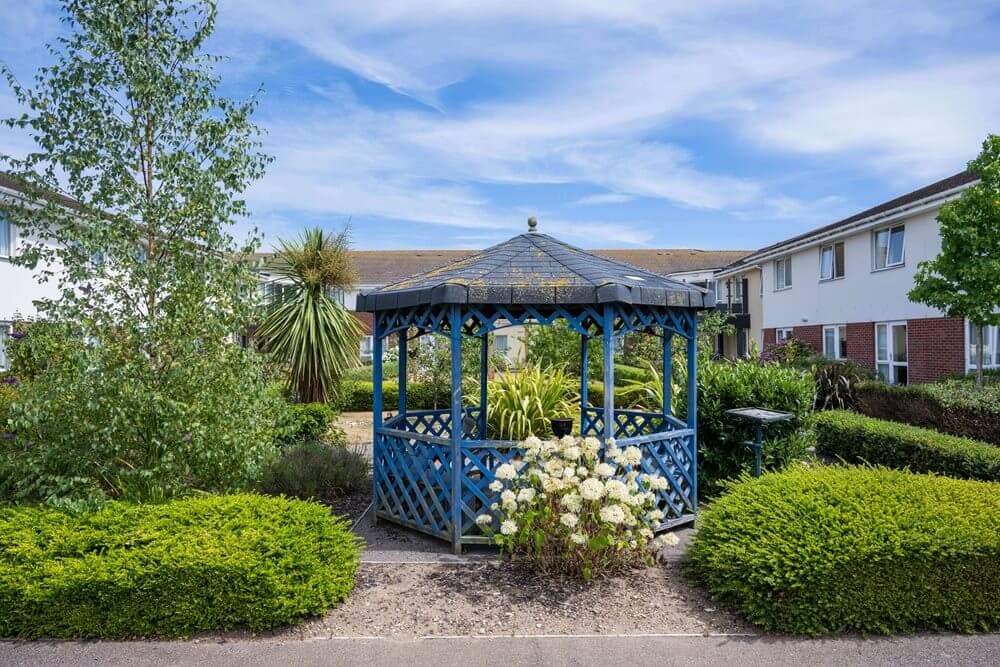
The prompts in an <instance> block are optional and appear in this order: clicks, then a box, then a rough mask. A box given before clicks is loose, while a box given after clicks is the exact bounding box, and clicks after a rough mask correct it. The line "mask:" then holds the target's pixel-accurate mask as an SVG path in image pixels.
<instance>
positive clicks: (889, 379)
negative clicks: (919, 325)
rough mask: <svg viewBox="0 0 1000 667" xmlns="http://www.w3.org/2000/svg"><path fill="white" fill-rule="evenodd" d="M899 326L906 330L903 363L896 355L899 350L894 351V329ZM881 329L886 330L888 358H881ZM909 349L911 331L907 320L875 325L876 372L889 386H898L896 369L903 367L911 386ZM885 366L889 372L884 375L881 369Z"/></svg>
mask: <svg viewBox="0 0 1000 667" xmlns="http://www.w3.org/2000/svg"><path fill="white" fill-rule="evenodd" d="M898 326H902V327H903V328H904V329H906V350H905V351H904V352H903V360H902V361H898V360H897V359H896V357H897V356H898V355H897V354H896V352H897V350H895V349H894V344H893V340H894V339H895V337H894V336H893V329H894V327H898ZM879 327H885V328H886V333H885V335H886V356H885V357H880V356H879V345H878V333H879ZM909 348H910V331H909V327H907V326H906V321H905V320H902V321H895V322H876V323H875V372H876V373H878V374H879V375H881V376H882V379H883V380H885V382H886V383H887V384H898V383H897V382H896V373H895V372H894V368H897V367H902V368H905V369H906V380H907V381H906V383H907V384H909V378H910V368H909V359H910V352H909ZM883 366H884V367H885V368H886V370H887V371H888V373H887V374H883V373H882V369H881V368H880V367H883Z"/></svg>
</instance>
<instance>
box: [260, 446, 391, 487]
mask: <svg viewBox="0 0 1000 667" xmlns="http://www.w3.org/2000/svg"><path fill="white" fill-rule="evenodd" d="M370 467H371V466H370V464H369V463H368V459H367V457H365V455H364V454H363V453H362V452H361V451H359V450H356V449H349V448H347V447H341V446H331V445H327V444H323V443H321V442H312V441H306V442H301V443H298V444H296V445H293V446H291V447H289V448H288V449H286V450H285V451H283V452H282V453H281V455H280V456H279V457H278V458H277V459H276V460H275V461H274V462H273V463H271V465H269V466H268V467H267V468H265V470H264V476H263V479H262V481H261V484H260V490H261V491H262V492H264V493H270V494H275V495H286V496H294V497H296V498H302V499H306V500H308V499H311V498H315V499H317V500H333V499H335V498H339V497H342V496H346V495H350V494H352V493H357V492H358V491H361V490H362V489H365V488H368V486H369V485H370V483H371V482H370V479H369V471H370Z"/></svg>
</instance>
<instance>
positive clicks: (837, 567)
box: [688, 466, 1000, 635]
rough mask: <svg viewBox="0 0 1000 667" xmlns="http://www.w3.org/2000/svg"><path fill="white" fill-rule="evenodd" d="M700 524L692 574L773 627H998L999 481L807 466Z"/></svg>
mask: <svg viewBox="0 0 1000 667" xmlns="http://www.w3.org/2000/svg"><path fill="white" fill-rule="evenodd" d="M698 526H699V527H698V533H697V535H696V536H695V539H694V541H693V542H692V544H691V548H690V550H689V554H688V555H689V556H690V567H691V571H692V573H693V574H694V575H695V577H696V578H697V579H698V580H699V581H700V582H701V583H702V584H704V585H705V586H706V587H707V588H708V590H709V591H710V592H711V593H712V594H713V595H714V596H716V597H717V598H718V599H720V600H721V601H723V602H725V603H726V604H728V605H729V606H731V607H733V608H734V609H736V610H738V611H740V612H742V613H743V614H744V615H745V616H746V617H747V618H748V619H749V620H750V621H752V622H753V623H755V624H757V625H760V626H762V627H764V628H766V629H768V630H773V631H778V632H793V633H801V634H808V635H818V634H829V633H839V632H861V633H880V634H890V633H895V632H913V631H917V630H953V631H955V630H957V631H960V632H970V631H973V630H983V629H988V628H996V627H998V626H1000V484H996V483H989V482H978V481H969V480H959V479H951V478H947V477H937V476H934V475H918V474H914V473H910V472H903V471H899V470H888V469H885V468H863V467H841V466H823V467H819V468H806V467H799V468H794V469H791V470H787V471H785V472H781V473H773V474H768V475H764V476H763V477H761V478H760V479H749V478H744V479H743V480H742V481H740V482H738V483H736V484H734V485H731V486H730V487H729V489H728V492H727V493H725V494H724V495H722V496H721V497H720V498H718V499H716V500H715V501H714V502H713V503H712V505H711V506H710V507H709V508H707V509H705V510H703V511H702V513H701V516H700V517H699V522H698Z"/></svg>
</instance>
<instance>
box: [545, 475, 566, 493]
mask: <svg viewBox="0 0 1000 667" xmlns="http://www.w3.org/2000/svg"><path fill="white" fill-rule="evenodd" d="M563 486H564V484H563V481H562V480H561V479H559V478H558V477H548V478H546V479H544V480H543V481H542V489H543V490H544V491H545V493H555V492H556V491H560V490H561V489H562V488H563Z"/></svg>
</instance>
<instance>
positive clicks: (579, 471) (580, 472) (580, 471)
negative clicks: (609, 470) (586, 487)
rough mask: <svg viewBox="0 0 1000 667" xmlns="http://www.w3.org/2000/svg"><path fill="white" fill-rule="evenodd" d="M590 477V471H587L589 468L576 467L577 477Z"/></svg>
mask: <svg viewBox="0 0 1000 667" xmlns="http://www.w3.org/2000/svg"><path fill="white" fill-rule="evenodd" d="M588 475H590V471H589V470H587V466H577V467H576V476H577V477H587V476H588Z"/></svg>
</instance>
